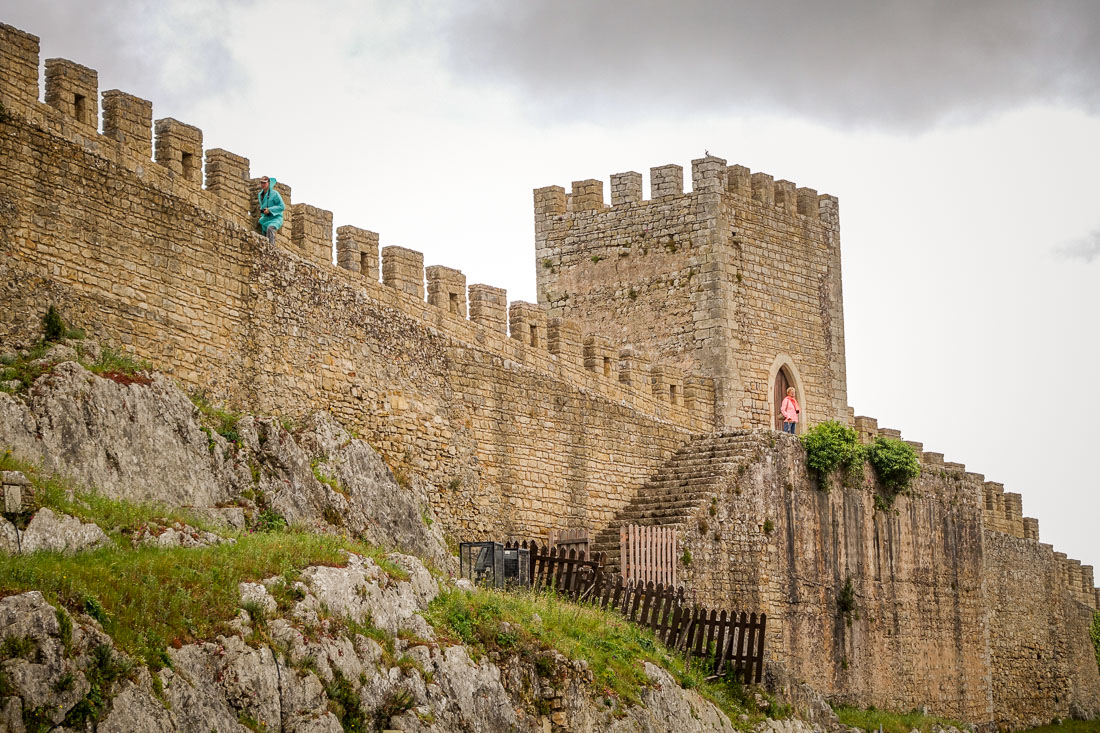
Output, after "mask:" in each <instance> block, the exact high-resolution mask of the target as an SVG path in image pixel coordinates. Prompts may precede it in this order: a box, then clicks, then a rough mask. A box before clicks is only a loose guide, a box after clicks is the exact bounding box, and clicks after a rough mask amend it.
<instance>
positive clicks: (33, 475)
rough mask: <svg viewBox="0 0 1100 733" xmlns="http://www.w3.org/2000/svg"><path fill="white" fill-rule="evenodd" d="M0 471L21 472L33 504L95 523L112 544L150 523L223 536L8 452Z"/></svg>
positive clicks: (181, 512)
mask: <svg viewBox="0 0 1100 733" xmlns="http://www.w3.org/2000/svg"><path fill="white" fill-rule="evenodd" d="M0 471H21V472H22V473H23V474H24V475H25V476H26V477H27V478H28V479H29V480H30V482H31V484H33V486H34V492H35V502H36V503H37V504H38V505H39V506H44V507H49V508H50V509H52V510H54V511H55V512H59V513H63V514H71V515H73V516H75V517H78V518H79V519H80V520H81V521H85V522H95V523H96V524H97V525H99V527H100V528H101V529H103V530H104V531H105V532H107V533H108V534H112V535H113V536H114V537H115V539H116V541H121V539H122V538H121V536H120V535H119V531H121V533H123V534H129V533H130V532H133V531H134V530H136V529H138V528H139V527H141V526H142V525H145V524H149V523H151V522H159V523H161V524H171V523H173V522H182V523H184V524H188V525H191V526H192V527H197V528H199V529H203V530H207V531H214V532H221V533H222V534H225V533H226V530H225V529H224V528H218V527H217V526H216V525H214V524H213V523H212V522H210V521H209V520H207V519H205V518H203V517H201V516H199V515H197V514H195V513H193V512H189V511H187V510H185V509H170V508H168V507H166V506H163V505H160V504H151V503H136V502H129V501H121V500H118V499H112V498H110V497H107V496H104V495H103V494H100V493H99V492H97V491H94V490H88V489H85V488H83V487H81V486H79V485H78V484H76V483H74V482H73V481H70V480H69V479H67V478H65V477H64V476H60V475H57V474H48V473H45V472H44V471H42V470H41V469H40V468H39V467H38V466H36V465H35V464H33V463H29V462H27V461H21V460H18V459H17V458H15V457H14V456H12V454H11V451H10V450H6V451H4V453H3V454H0Z"/></svg>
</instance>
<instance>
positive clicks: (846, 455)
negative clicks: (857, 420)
mask: <svg viewBox="0 0 1100 733" xmlns="http://www.w3.org/2000/svg"><path fill="white" fill-rule="evenodd" d="M802 446H803V447H804V448H805V449H806V467H807V468H808V469H809V470H810V472H811V473H812V474H813V475H814V477H815V478H817V482H818V487H819V488H821V489H822V490H826V491H827V490H828V489H829V488H830V487H831V482H832V481H833V479H834V476H835V475H836V474H837V472H839V471H841V470H843V471H845V472H846V473H847V475H848V477H849V478H850V479H856V478H857V477H858V475H859V473H860V472H861V471H862V470H863V464H864V462H869V463H870V464H871V468H872V469H873V470H874V472H875V477H876V478H877V479H878V480H879V482H880V483H881V484H882V487H883V492H882V495H881V496H880V495H876V496H875V507H876V508H877V509H889V508H890V507H891V506H893V504H894V498H895V497H896V496H897V495H898V494H902V493H905V492H906V491H908V490H909V487H910V486H911V485H912V483H913V481H914V480H915V479H916V478H917V477H918V476H919V475H920V460H919V459H918V458H917V453H916V451H915V450H913V447H912V446H911V445H909V444H908V443H906V442H904V441H901V440H897V439H895V438H886V437H878V438H876V439H875V442H874V443H872V444H871V445H868V446H864V445H861V444H860V442H859V436H858V435H857V433H856V431H855V430H853V429H852V428H850V427H848V426H847V425H842V424H841V423H839V422H837V421H836V420H828V421H826V422H823V423H819V424H817V425H815V426H814V427H812V428H810V429H809V430H807V431H806V432H805V433H804V434H803V435H802Z"/></svg>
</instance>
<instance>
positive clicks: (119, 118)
mask: <svg viewBox="0 0 1100 733" xmlns="http://www.w3.org/2000/svg"><path fill="white" fill-rule="evenodd" d="M103 134H104V135H106V136H107V137H109V138H111V139H112V140H117V141H118V142H120V143H122V144H123V145H124V146H126V147H127V148H129V149H130V151H131V152H133V154H134V155H136V156H137V157H139V158H145V159H149V158H152V157H153V103H152V102H150V101H149V100H147V99H142V98H141V97H135V96H134V95H132V94H126V93H125V92H120V91H119V90H118V89H111V90H108V91H106V92H103Z"/></svg>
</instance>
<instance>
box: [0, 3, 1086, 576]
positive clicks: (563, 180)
mask: <svg viewBox="0 0 1100 733" xmlns="http://www.w3.org/2000/svg"><path fill="white" fill-rule="evenodd" d="M0 20H2V21H4V22H7V23H10V24H12V25H15V26H17V27H19V28H22V29H24V30H27V31H30V32H32V33H35V34H37V35H39V36H40V37H41V38H42V58H43V59H45V58H48V57H53V56H63V57H66V58H70V59H72V60H74V61H77V62H79V63H82V64H85V65H87V66H91V67H93V68H95V69H98V71H99V81H100V89H101V90H106V89H112V88H119V89H122V90H124V91H127V92H131V93H133V94H137V95H139V96H142V97H145V98H147V99H151V100H152V101H153V105H154V117H157V118H159V117H166V116H171V117H175V118H177V119H180V120H182V121H184V122H187V123H190V124H194V125H196V126H198V127H200V128H202V130H203V131H204V142H205V145H206V147H207V148H212V147H222V148H227V149H229V150H231V151H233V152H235V153H238V154H241V155H244V156H246V157H248V158H250V159H251V161H252V172H253V174H254V175H260V174H268V175H273V176H276V177H277V178H279V179H280V180H282V181H284V182H286V183H288V184H289V185H291V186H292V187H293V198H294V201H295V202H299V203H310V204H313V205H316V206H320V207H322V208H326V209H330V210H332V211H333V212H334V216H335V223H336V225H337V226H339V225H341V224H354V225H356V226H361V227H364V228H367V229H372V230H374V231H378V232H380V233H381V240H382V244H383V245H390V244H395V245H401V246H404V247H410V248H412V249H417V250H421V251H423V252H424V253H425V259H426V264H429V265H430V264H443V265H448V266H452V267H457V268H459V269H461V270H463V271H464V272H465V273H466V275H467V277H468V282H470V283H475V282H485V283H489V284H491V285H496V286H499V287H504V288H507V289H508V294H509V298H510V299H521V300H531V301H533V300H535V299H536V297H535V276H534V270H535V263H534V247H533V242H534V233H533V214H532V208H531V189H533V188H535V187H539V186H545V185H550V184H558V185H562V186H565V187H566V188H568V187H569V184H570V182H571V181H573V180H578V179H583V178H601V179H603V180H604V181H605V182H606V181H607V180H608V177H609V175H610V174H611V173H616V172H620V171H626V170H637V171H641V172H643V173H647V172H648V169H649V168H650V167H651V166H656V165H663V164H666V163H678V164H680V165H683V166H684V167H685V168H687V169H690V161H691V159H692V158H697V157H700V156H701V155H702V154H703V151H704V149H708V150H710V151H711V152H712V153H713V154H716V155H719V156H721V157H724V158H726V159H727V160H728V161H729V163H730V164H734V163H740V164H743V165H747V166H749V167H750V168H752V169H753V170H754V171H763V172H766V173H770V174H772V175H774V176H775V177H776V178H786V179H789V180H793V181H796V182H797V184H798V185H800V186H810V187H812V188H816V189H817V190H818V191H820V192H822V193H831V194H834V195H837V196H839V197H840V209H841V236H842V242H843V266H844V297H845V329H846V337H847V348H848V394H849V402H850V404H851V405H852V406H853V407H854V408H855V409H856V412H857V414H862V415H871V416H874V417H877V418H878V419H879V424H880V425H881V426H883V427H894V428H898V429H900V430H901V431H902V432H903V434H904V435H905V437H906V438H909V439H912V440H920V441H923V442H924V444H925V447H926V449H928V450H933V451H940V452H943V453H945V454H946V457H947V460H954V461H960V462H963V463H966V464H967V468H968V470H972V471H977V472H980V473H984V474H985V475H986V478H987V479H989V480H994V481H1001V482H1003V483H1004V484H1005V486H1006V489H1007V490H1008V491H1016V492H1020V493H1022V494H1023V497H1024V514H1025V515H1027V516H1034V517H1038V518H1039V522H1040V536H1041V540H1042V541H1043V542H1049V543H1053V544H1054V545H1055V546H1056V548H1057V549H1059V550H1061V551H1064V552H1067V553H1068V554H1069V555H1070V556H1071V557H1076V558H1078V559H1080V560H1082V561H1083V562H1085V563H1086V564H1100V540H1098V539H1097V531H1098V526H1100V525H1098V518H1100V470H1098V468H1097V465H1096V461H1097V456H1098V455H1100V452H1098V450H1097V448H1096V442H1097V435H1096V418H1097V413H1098V412H1100V391H1098V388H1097V384H1096V382H1097V377H1098V375H1100V366H1098V364H1100V346H1098V343H1097V316H1098V314H1100V288H1098V287H1097V286H1098V284H1100V177H1098V176H1097V173H1096V171H1098V170H1100V2H1096V0H1049V1H1048V2H1041V3H1040V2H1025V1H1024V0H968V1H967V2H965V3H959V2H952V1H950V0H934V1H929V2H913V1H912V0H880V1H868V2H852V1H850V0H848V1H843V2H830V3H820V2H808V1H807V2H789V1H783V0H771V1H770V2H767V3H761V2H757V1H748V0H745V1H743V2H720V1H718V0H714V2H692V1H690V0H680V1H679V2H676V3H663V2H653V1H639V0H632V1H631V2H607V1H604V2H579V1H571V0H556V1H555V2H552V3H551V2H541V1H535V0H524V2H511V1H505V0H502V1H500V2H481V1H474V0H455V1H454V2H431V3H429V2H404V3H370V2H359V1H356V0H343V1H340V2H338V1H333V2H316V3H313V4H312V5H311V7H310V8H309V9H308V10H304V9H303V8H302V4H301V3H295V2H290V1H289V0H264V2H231V1H229V0H222V1H218V0H191V1H190V2H188V3H172V4H166V3H160V2H138V1H136V0H129V1H128V0H106V1H103V2H96V3H88V2H77V1H75V0H74V1H72V2H60V1H59V0H7V2H5V4H4V8H3V10H2V11H0ZM647 178H648V175H647ZM688 185H689V186H690V181H689V184H688ZM646 193H647V195H648V180H647V182H646ZM1098 575H1100V570H1098Z"/></svg>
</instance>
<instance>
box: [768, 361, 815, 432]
mask: <svg viewBox="0 0 1100 733" xmlns="http://www.w3.org/2000/svg"><path fill="white" fill-rule="evenodd" d="M788 387H794V396H795V399H797V400H798V406H799V407H800V408H802V414H801V415H800V416H799V419H798V424H797V425H796V426H795V433H801V432H802V430H803V428H804V427H805V423H806V399H807V398H806V385H805V383H804V382H803V381H802V375H801V374H799V372H798V366H796V364H795V361H794V359H792V358H791V356H790V354H776V357H775V359H773V360H772V363H771V366H770V367H768V391H767V392H765V393H764V394H765V395H767V400H768V413H767V414H768V415H770V416H771V422H770V424H769V423H765V424H766V425H769V427H771V429H772V430H782V429H783V416H782V414H780V412H779V408H781V407H782V406H783V398H784V397H786V396H787V388H788Z"/></svg>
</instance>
